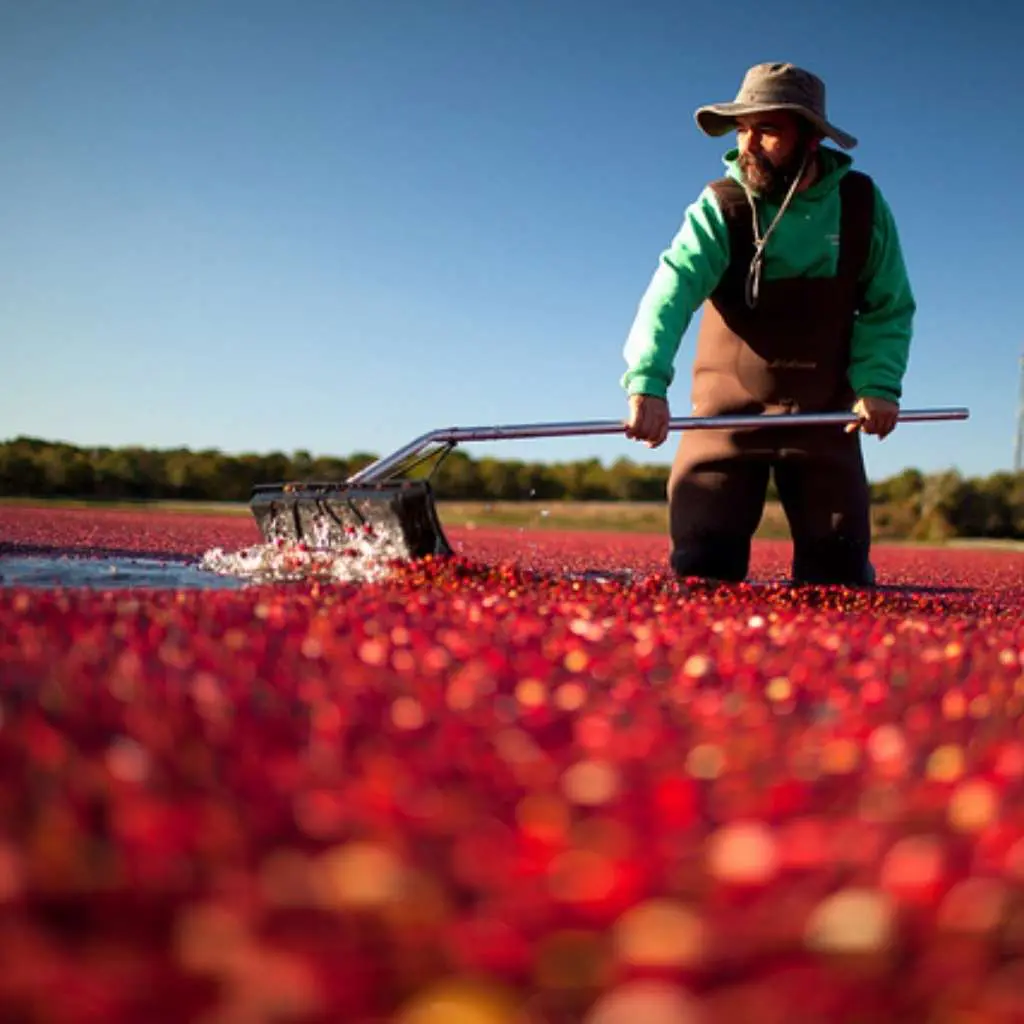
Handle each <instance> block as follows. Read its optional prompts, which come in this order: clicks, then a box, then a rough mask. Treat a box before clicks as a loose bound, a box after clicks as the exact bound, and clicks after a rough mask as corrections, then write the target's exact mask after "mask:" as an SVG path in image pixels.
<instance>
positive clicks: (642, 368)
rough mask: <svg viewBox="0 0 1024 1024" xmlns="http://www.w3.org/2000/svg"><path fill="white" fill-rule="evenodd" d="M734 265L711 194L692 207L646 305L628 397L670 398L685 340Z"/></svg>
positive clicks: (633, 337) (638, 324) (631, 359)
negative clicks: (702, 308)
mask: <svg viewBox="0 0 1024 1024" xmlns="http://www.w3.org/2000/svg"><path fill="white" fill-rule="evenodd" d="M728 265H729V232H728V229H727V227H726V224H725V220H724V218H723V217H722V213H721V210H720V208H719V206H718V201H717V200H716V198H715V194H714V192H712V191H711V189H710V188H706V189H704V191H703V192H702V193H701V194H700V196H699V197H698V198H697V200H696V202H694V203H692V204H691V205H690V206H689V207H687V210H686V214H685V216H684V218H683V223H682V226H681V227H680V228H679V230H678V232H677V233H676V236H675V238H673V240H672V243H671V245H670V246H669V247H668V249H666V250H665V251H664V252H663V253H662V254H661V258H660V259H659V261H658V266H657V269H656V270H655V272H654V276H653V277H652V278H651V281H650V284H649V285H648V286H647V290H646V291H645V292H644V294H643V296H642V298H641V299H640V304H639V307H638V309H637V312H636V316H635V318H634V320H633V325H632V327H631V328H630V331H629V335H628V337H627V339H626V344H625V347H624V349H623V353H622V354H623V357H624V358H625V360H626V367H627V369H626V373H625V374H624V375H623V377H622V381H621V383H622V386H623V388H625V390H626V393H627V394H630V395H653V396H655V397H657V398H664V397H665V396H666V395H667V394H668V388H669V385H670V384H671V383H672V380H673V378H674V376H675V371H674V363H675V358H676V353H677V352H678V350H679V344H680V342H681V341H682V338H683V335H684V334H685V333H686V329H687V327H689V325H690V320H691V319H692V318H693V315H694V313H695V312H696V311H697V310H698V309H699V308H700V306H701V304H702V303H703V302H704V300H705V299H706V298H707V297H708V296H709V295H710V294H711V293H712V292H713V291H714V290H715V287H716V286H717V284H718V282H719V280H720V279H721V277H722V274H723V273H724V272H725V270H726V267H727V266H728Z"/></svg>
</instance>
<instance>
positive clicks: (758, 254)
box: [743, 153, 810, 309]
mask: <svg viewBox="0 0 1024 1024" xmlns="http://www.w3.org/2000/svg"><path fill="white" fill-rule="evenodd" d="M809 156H810V154H809V153H805V154H804V158H803V160H802V161H801V163H800V170H799V171H798V172H797V174H796V177H795V178H794V179H793V182H792V184H791V185H790V186H789V191H787V192H786V198H785V199H783V200H782V205H781V206H780V207H779V212H778V213H777V214H775V219H774V220H773V221H772V222H771V224H770V225H769V226H768V230H767V231H766V232H765V233H764V235H763V236H762V235H761V225H760V224H759V223H758V221H757V204H756V202H755V200H754V197H753V196H752V195H751V193H750V189H749V188H747V185H746V183H744V185H743V192H744V193H745V195H746V197H747V202H748V203H749V204H750V212H751V214H752V215H753V221H754V258H753V259H752V260H751V261H750V270H749V271H747V287H746V300H747V307H748V308H749V309H753V308H754V307H755V306H756V305H757V300H758V296H759V295H760V292H761V271H762V269H763V267H764V251H765V248H766V247H767V245H768V239H769V238H771V237H772V232H773V231H774V230H775V228H776V226H777V225H778V223H779V221H780V220H782V215H783V214H784V213H785V212H786V208H787V207H788V206H789V204H790V201H791V200H792V199H793V196H794V195H796V190H797V187H798V186H799V184H800V182H801V181H802V180H803V177H804V172H805V171H806V170H807V160H808V157H809Z"/></svg>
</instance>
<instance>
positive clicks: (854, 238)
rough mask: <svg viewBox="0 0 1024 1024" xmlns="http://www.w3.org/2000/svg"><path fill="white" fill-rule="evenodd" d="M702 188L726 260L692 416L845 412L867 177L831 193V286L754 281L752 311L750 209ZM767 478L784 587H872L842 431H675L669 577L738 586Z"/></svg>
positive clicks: (707, 324)
mask: <svg viewBox="0 0 1024 1024" xmlns="http://www.w3.org/2000/svg"><path fill="white" fill-rule="evenodd" d="M712 188H714V189H715V192H716V194H717V196H718V199H719V202H720V203H721V205H722V209H723V212H724V214H725V217H726V221H727V223H728V225H729V234H730V248H731V254H732V258H731V260H730V266H729V268H728V270H727V271H726V273H725V275H724V276H723V278H722V281H721V283H720V284H719V286H718V287H717V288H716V290H715V291H714V293H713V294H712V295H711V296H710V297H709V299H708V301H707V303H705V307H704V315H703V320H702V324H701V329H700V333H699V335H698V339H697V352H696V358H695V361H694V368H693V412H694V415H697V416H722V415H728V414H731V413H741V414H748V415H749V414H752V413H755V414H761V413H795V412H822V411H837V412H838V411H843V412H848V411H849V410H850V408H851V407H852V405H853V402H854V401H855V396H854V395H853V393H852V391H851V389H850V385H849V383H848V380H847V366H848V363H849V344H850V335H851V330H852V326H853V323H854V318H855V315H856V310H857V306H858V302H859V297H860V287H859V285H858V277H859V274H860V271H861V269H862V267H863V265H864V263H865V260H866V259H867V254H868V249H869V247H870V242H871V225H872V213H873V198H874V195H873V185H872V182H871V179H870V178H868V177H866V176H865V175H863V174H860V173H859V172H855V171H849V172H847V174H846V175H845V176H844V178H843V180H842V182H841V183H840V195H841V199H842V217H841V234H840V239H839V263H838V268H837V273H836V276H835V277H832V278H805V277H801V278H791V279H781V280H780V279H774V280H767V281H763V282H760V284H759V292H758V294H757V299H756V305H754V307H753V308H751V306H750V305H748V301H747V298H748V294H749V291H748V287H749V285H748V272H749V270H750V267H751V261H752V259H753V257H754V253H755V248H754V237H753V226H752V215H751V208H750V206H749V204H748V201H747V197H746V195H745V193H744V192H743V189H742V187H741V186H740V185H739V184H738V183H737V182H734V181H731V180H728V179H727V180H723V181H720V182H716V183H715V184H714V185H713V186H712ZM772 472H774V475H775V483H776V487H777V489H778V492H779V498H780V500H781V502H782V506H783V509H784V511H785V513H786V517H787V520H788V522H789V527H790V532H791V534H792V537H793V566H792V575H793V579H794V581H795V582H803V583H822V584H825V583H846V584H851V585H862V584H870V583H872V582H873V575H874V574H873V571H872V569H871V565H870V562H869V560H868V559H869V551H870V543H871V525H870V506H869V489H868V481H867V476H866V473H865V469H864V462H863V457H862V454H861V447H860V434H859V433H853V434H847V433H846V432H845V430H844V429H843V427H841V426H836V427H786V428H777V429H774V430H773V429H772V428H761V429H758V430H756V431H754V430H700V431H684V432H683V433H682V435H681V439H680V443H679V448H678V451H677V453H676V457H675V461H674V464H673V467H672V473H671V476H670V479H669V514H670V522H671V537H672V567H673V569H674V570H675V572H676V573H678V574H679V575H681V576H699V577H705V578H712V579H719V580H727V581H738V580H742V579H744V578H745V577H746V575H747V572H748V569H749V562H750V547H751V538H752V536H753V534H754V532H755V530H756V529H757V526H758V523H759V522H760V519H761V515H762V513H763V511H764V502H765V496H766V491H767V487H768V481H769V474H770V473H772Z"/></svg>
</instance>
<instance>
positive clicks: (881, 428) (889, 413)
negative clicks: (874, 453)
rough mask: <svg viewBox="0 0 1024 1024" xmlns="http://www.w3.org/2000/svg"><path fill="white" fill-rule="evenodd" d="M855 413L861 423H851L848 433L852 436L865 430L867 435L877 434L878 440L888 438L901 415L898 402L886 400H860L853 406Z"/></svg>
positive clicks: (870, 398)
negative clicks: (858, 431) (855, 432)
mask: <svg viewBox="0 0 1024 1024" xmlns="http://www.w3.org/2000/svg"><path fill="white" fill-rule="evenodd" d="M853 413H854V415H855V416H857V417H859V422H857V423H850V424H849V425H848V426H847V427H846V432H847V433H848V434H852V433H853V432H854V431H855V430H863V431H864V433H865V434H877V435H878V439H879V440H881V439H882V438H884V437H888V436H889V435H890V434H891V433H892V432H893V431H894V430H895V429H896V420H897V417H898V416H899V413H900V407H899V405H898V404H897V403H896V402H890V401H888V400H887V399H885V398H872V397H870V396H869V397H866V398H858V399H857V401H856V403H855V404H854V406H853Z"/></svg>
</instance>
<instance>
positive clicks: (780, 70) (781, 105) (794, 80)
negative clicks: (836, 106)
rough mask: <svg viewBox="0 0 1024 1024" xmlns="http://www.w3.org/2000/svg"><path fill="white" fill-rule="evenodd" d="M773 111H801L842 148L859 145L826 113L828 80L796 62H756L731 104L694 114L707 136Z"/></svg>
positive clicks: (709, 108)
mask: <svg viewBox="0 0 1024 1024" xmlns="http://www.w3.org/2000/svg"><path fill="white" fill-rule="evenodd" d="M770 110H791V111H793V113H795V114H802V115H803V116H804V117H805V118H807V120H808V121H810V122H811V124H813V125H814V126H815V128H817V129H818V130H819V131H820V132H821V133H822V135H825V136H826V137H828V138H830V139H832V141H833V142H835V143H837V144H838V145H839V146H841V147H842V148H843V149H853V147H854V146H856V145H857V140H856V139H855V138H854V137H853V136H852V135H848V134H847V133H846V132H844V131H842V130H840V129H839V128H837V127H836V126H835V125H834V124H830V123H829V120H828V118H827V117H826V115H825V83H824V82H823V81H822V80H821V79H820V78H818V76H817V75H814V74H811V72H810V71H805V70H804V69H803V68H798V67H796V65H794V64H756V65H755V66H754V67H752V68H751V69H750V70H749V71H748V72H747V73H746V75H745V76H744V78H743V84H742V85H741V86H740V91H739V92H738V93H737V94H736V99H735V100H734V101H733V102H732V103H713V104H711V105H710V106H706V107H700V108H699V109H698V110H697V112H696V114H695V115H694V116H695V117H696V119H697V125H698V127H699V128H700V130H701V131H702V132H704V134H705V135H711V136H719V135H725V134H726V132H729V131H732V130H733V129H734V128H735V127H736V118H737V117H741V116H743V115H745V114H761V113H767V112H768V111H770Z"/></svg>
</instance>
